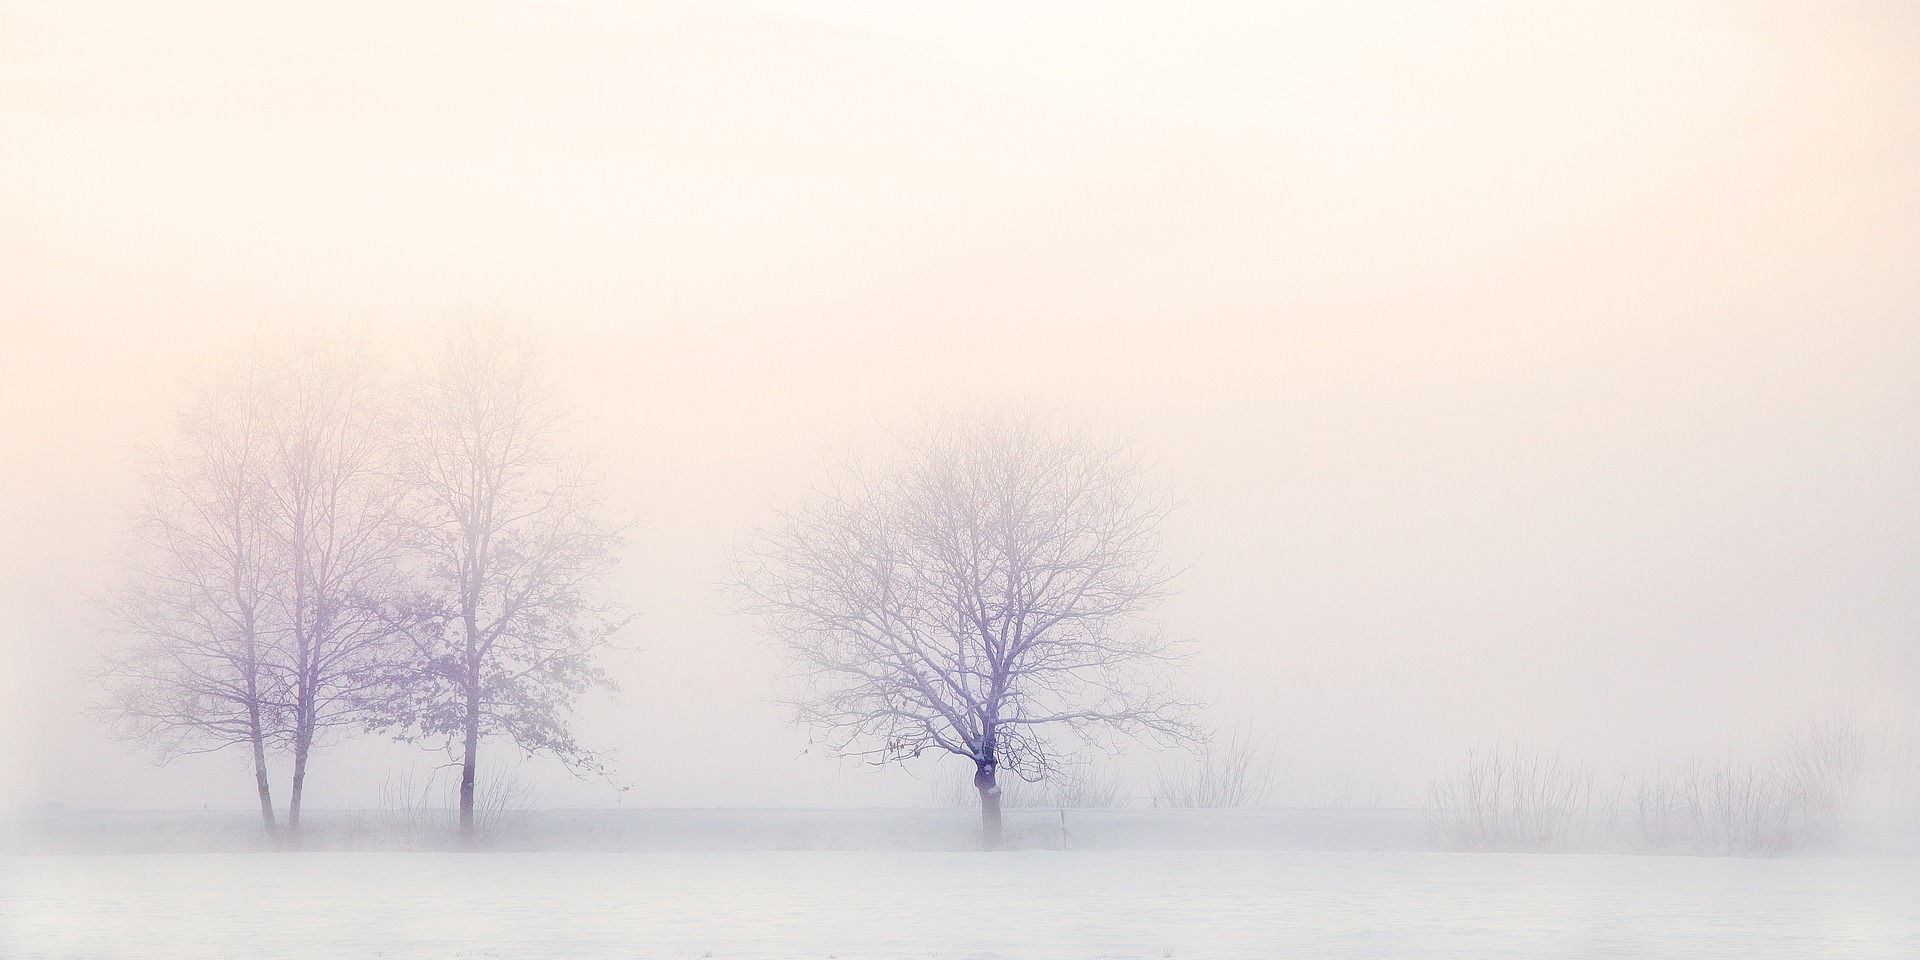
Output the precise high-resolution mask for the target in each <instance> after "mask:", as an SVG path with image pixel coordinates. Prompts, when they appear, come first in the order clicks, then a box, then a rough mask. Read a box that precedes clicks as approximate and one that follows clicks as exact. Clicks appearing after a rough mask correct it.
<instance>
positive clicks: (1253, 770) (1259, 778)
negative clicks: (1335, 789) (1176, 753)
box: [1153, 729, 1280, 807]
mask: <svg viewBox="0 0 1920 960" xmlns="http://www.w3.org/2000/svg"><path fill="white" fill-rule="evenodd" d="M1279 787H1280V760H1279V752H1278V751H1277V750H1275V749H1274V747H1273V744H1272V743H1270V742H1263V741H1261V740H1258V739H1256V738H1255V737H1254V736H1253V734H1252V733H1251V732H1250V731H1247V730H1244V729H1243V730H1236V731H1234V732H1233V733H1232V734H1230V735H1229V736H1228V737H1227V738H1226V739H1225V740H1223V741H1219V742H1216V743H1214V744H1212V745H1211V746H1210V747H1209V748H1208V749H1206V750H1205V751H1203V752H1201V753H1198V754H1196V755H1194V757H1193V758H1192V760H1191V761H1189V762H1186V763H1181V764H1177V765H1174V766H1171V767H1163V768H1161V770H1160V771H1159V773H1158V774H1156V775H1155V777H1154V784H1153V805H1154V806H1156V807H1259V806H1265V805H1267V804H1270V803H1272V802H1273V799H1274V796H1275V794H1276V793H1277V792H1278V791H1279Z"/></svg>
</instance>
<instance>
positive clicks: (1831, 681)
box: [0, 0, 1920, 808]
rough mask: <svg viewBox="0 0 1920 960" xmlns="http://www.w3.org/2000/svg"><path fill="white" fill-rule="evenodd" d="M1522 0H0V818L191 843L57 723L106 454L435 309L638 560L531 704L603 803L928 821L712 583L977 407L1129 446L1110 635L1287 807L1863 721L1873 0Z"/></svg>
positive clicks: (1890, 558) (239, 787)
mask: <svg viewBox="0 0 1920 960" xmlns="http://www.w3.org/2000/svg"><path fill="white" fill-rule="evenodd" d="M1571 6H1574V5H1559V4H1540V3H1532V2H1483V3H1367V2H1353V0H1338V2H1335V0H1328V2H1307V3H1244V4H1227V3H1207V2H1178V3H1176V2H1164V3H1125V4H1120V3H1098V4H1096V3H1082V4H1065V3H1049V2H1023V3H1012V2H988V3H952V2H946V3H933V2H919V0H888V2H880V0H874V2H867V3H828V2H806V0H778V2H776V0H765V2H758V3H744V2H743V3H737V4H731V5H723V4H696V3H663V4H616V3H603V4H595V3H570V4H532V3H427V2H418V0H402V2H380V3H370V2H369V3H339V2H330V3H313V4H275V5H262V4H251V3H228V2H217V3H216V2H195V3H181V2H176V3H143V4H132V3H127V4H103V3H71V2H60V3H20V2H14V0H8V2H0V363H3V364H4V368H3V369H0V378H3V380H4V382H0V401H3V402H4V410H5V412H6V419H5V425H4V428H0V429H3V431H4V432H0V455H3V456H4V469H0V805H4V804H20V803H43V802H60V803H66V804H68V805H72V806H116V807H145V806H180V805H193V806H198V805H200V804H203V803H204V804H210V805H213V806H233V807H239V808H243V807H245V806H246V805H247V804H248V803H249V802H251V794H250V792H249V782H248V779H247V775H246V773H245V768H244V765H243V763H242V760H241V759H240V758H238V757H233V758H220V757H215V758H201V759H195V760H185V761H180V762H178V763H176V764H174V765H173V766H171V767H168V768H164V769H157V768H155V767H153V766H152V765H151V764H150V763H149V762H148V761H147V760H146V759H145V758H144V757H143V756H142V755H140V754H138V753H137V752H134V751H132V750H131V749H130V748H127V747H124V746H122V745H119V744H116V743H114V742H112V741H110V740H108V739H107V738H106V736H105V733H104V730H103V728H102V727H101V726H100V725H99V724H98V723H97V722H95V721H94V720H93V719H91V718H90V717H88V716H87V715H86V713H85V711H84V707H85V705H86V704H87V703H88V702H89V700H90V699H91V697H92V696H93V694H92V692H91V691H90V690H89V688H88V687H87V685H86V683H85V682H84V681H83V680H82V679H81V673H82V671H83V670H84V668H85V665H86V663H87V662H88V657H89V655H90V654H89V650H90V648H91V644H92V643H93V637H94V635H95V632H96V631H97V629H98V624H97V621H96V618H95V617H94V615H93V614H91V613H90V607H89V601H88V597H89V595H91V594H96V593H98V592H99V591H100V589H101V588H102V586H103V585H104V583H105V581H106V579H107V577H108V576H109V574H110V572H111V570H112V569H113V562H114V551H115V544H116V538H117V536H118V531H119V530H120V529H121V527H122V525H123V523H124V519H125V514H126V510H127V507H128V506H129V505H130V504H131V503H132V502H133V500H134V499H135V498H136V497H137V495H138V488H137V486H136V485H135V484H134V480H133V476H132V470H131V461H130V457H129V453H130V450H131V448H132V446H133V445H134V444H137V443H139V442H141V441H143V440H148V439H164V438H165V436H166V433H167V431H168V430H169V429H170V420H169V418H170V416H171V413H170V411H171V410H172V409H173V407H174V406H175V405H176V404H178V403H179V401H180V400H181V398H182V397H183V396H184V395H185V392H186V378H187V377H189V376H191V375H196V374H202V373H205V372H206V371H208V370H211V369H215V368H217V367H218V365H219V364H220V363H221V362H222V361H223V359H226V358H229V357H231V356H232V355H233V354H234V352H235V351H239V350H242V349H245V348H246V347H247V345H248V344H250V343H252V342H254V341H256V340H259V339H271V338H274V337H276V336H282V335H285V334H288V333H294V332H298V331H303V330H308V329H311V328H314V327H324V328H338V327H342V326H346V325H350V324H351V325H357V326H358V327H359V328H361V329H365V330H370V331H372V333H373V335H374V336H375V337H376V339H378V340H380V341H382V342H383V343H385V344H387V345H388V346H389V347H390V348H391V350H392V351H393V352H394V354H395V355H396V356H399V355H402V354H403V353H404V352H405V351H406V350H407V349H409V347H410V346H411V344H412V343H413V342H414V341H415V340H416V339H417V338H418V337H419V336H420V334H421V331H423V330H424V329H426V328H427V327H429V326H430V325H431V324H433V323H434V322H436V321H437V320H438V319H439V318H440V317H442V316H443V315H445V314H447V313H449V312H458V311H463V310H478V311H485V312H495V313H500V314H504V315H509V316H516V317H523V318H526V319H529V320H532V321H534V322H536V323H538V324H539V325H541V326H542V327H544V328H545V329H546V331H547V332H548V335H549V337H550V340H551V343H552V346H553V349H554V352H555V354H556V357H557V362H558V365H559V367H558V369H559V371H560V373H561V378H562V382H563V385H564V393H565V396H566V397H567V399H568V400H569V402H570V403H571V404H572V406H573V407H574V408H575V409H576V410H577V411H578V412H579V414H580V415H581V416H582V418H583V421H584V422H583V423H582V425H581V427H580V431H579V440H580V441H581V443H582V444H584V445H587V446H590V447H592V448H594V449H597V450H598V451H599V452H600V455H601V458H602V463H603V465H604V466H605V468H606V469H607V472H608V474H609V476H610V478H611V479H610V481H609V490H610V492H611V493H612V495H613V499H614V501H615V503H616V504H618V505H619V506H620V508H621V509H622V510H623V511H626V512H627V513H628V514H629V515H631V516H634V517H636V518H638V519H639V521H640V524H639V526H638V528H637V529H636V532H635V534H634V536H633V539H632V543H631V544H630V546H629V549H628V552H627V555H626V558H625V562H624V564H623V566H622V567H621V570H620V573H619V574H618V578H617V582H616V583H615V584H614V587H615V589H616V591H617V592H618V593H619V594H620V595H621V596H622V597H625V598H626V599H627V600H628V601H629V602H630V603H631V604H632V606H633V607H634V608H636V609H638V610H639V611H641V612H642V616H641V618H640V619H639V620H638V621H637V622H636V624H635V626H634V628H633V630H632V633H631V636H630V638H629V639H630V641H631V642H632V643H634V644H636V645H637V646H639V647H640V648H642V649H641V650H640V652H638V653H634V654H631V655H622V656H621V657H619V658H618V659H617V660H615V661H614V662H613V667H614V670H615V672H616V674H617V675H618V676H619V677H620V679H621V681H622V683H623V685H624V687H625V689H624V692H623V693H622V694H621V695H620V696H619V697H618V698H617V699H607V698H598V699H595V700H593V701H591V702H589V703H588V704H587V705H586V707H585V708H584V709H583V712H582V716H581V730H582V732H583V736H584V737H585V738H586V739H587V740H588V741H589V742H591V743H593V744H595V745H598V746H602V747H606V748H611V749H613V750H615V751H617V754H618V756H619V766H620V768H621V769H622V770H623V772H624V773H625V775H626V779H627V780H628V781H629V782H631V783H632V784H633V788H632V789H631V790H630V791H628V792H627V793H626V794H625V802H627V803H630V804H640V805H643V806H644V805H754V804H785V803H796V804H821V803H830V804H861V803H911V802H918V801H920V800H922V799H923V798H924V797H925V795H926V793H927V789H926V786H925V784H924V783H921V782H918V781H915V780H913V779H912V778H911V777H908V776H906V775H904V774H901V773H899V772H897V771H870V770H865V769H860V768H857V767H854V766H852V765H844V764H840V763H836V762H834V761H832V760H830V759H828V758H825V757H822V756H819V755H818V753H817V751H816V752H814V753H807V754H803V751H804V750H805V749H806V743H807V738H806V733H805V731H804V730H801V729H799V728H796V727H793V726H791V725H790V724H788V723H787V722H786V721H785V720H784V718H783V717H782V715H781V714H780V712H779V710H778V709H777V708H775V707H773V706H772V705H770V704H768V703H767V702H766V700H767V697H768V696H769V694H770V692H771V687H770V679H769V678H770V675H771V672H772V669H773V663H774V659H773V655H772V654H771V653H770V652H769V651H767V650H766V649H764V648H763V647H761V646H759V645H758V642H757V639H756V637H757V634H756V630H755V625H754V624H753V623H752V622H751V621H747V620H743V619H740V618H737V617H734V616H732V615H729V614H727V613H726V612H724V610H723V607H722V605H721V603H720V602H719V601H718V600H717V599H716V598H715V596H714V591H713V587H712V584H713V582H714V581H716V580H717V579H718V578H719V576H720V575H721V572H722V569H723V566H722V560H723V558H724V556H725V553H726V551H727V549H728V547H729V546H730V545H732V544H734V543H736V542H738V541H739V540H740V539H741V538H742V537H743V536H744V535H745V533H746V532H747V530H748V529H749V528H750V527H751V526H752V524H754V523H755V522H756V521H757V520H759V519H761V518H763V517H764V516H765V514H766V511H767V508H768V506H769V505H770V504H772V503H774V502H775V501H776V500H778V499H780V498H782V497H785V496H787V495H790V494H792V493H794V492H796V490H797V489H798V488H799V486H800V485H801V484H802V483H803V482H804V481H805V480H806V478H807V477H808V476H810V475H811V472H812V471H814V470H815V469H817V468H818V467H819V465H820V463H821V462H822V461H823V460H824V459H825V458H826V457H827V455H828V454H830V453H831V452H832V451H833V450H835V449H837V448H839V447H843V446H845V445H846V444H849V443H855V442H858V441H860V439H861V438H863V437H870V436H873V435H874V434H875V432H876V431H877V430H879V429H880V428H881V427H882V426H885V425H895V424H900V423H903V422H907V421H908V419H909V418H910V417H911V416H912V414H913V412H914V411H916V410H922V409H933V408H940V407H943V406H947V405H951V404H958V403H970V402H975V401H982V400H1004V399H1013V400H1017V401H1024V402H1037V403H1042V404H1046V405H1051V406H1055V407H1059V408H1063V409H1068V410H1074V411H1079V412H1083V413H1086V414H1089V415H1093V416H1097V417H1100V418H1102V419H1104V420H1105V421H1106V422H1108V423H1109V424H1110V425H1112V426H1113V427H1115V428H1117V429H1119V430H1123V431H1125V432H1127V433H1129V434H1131V435H1133V436H1134V437H1136V438H1137V439H1138V441H1139V444H1140V447H1141V449H1142V450H1143V451H1145V452H1146V453H1147V454H1148V455H1149V456H1151V457H1152V458H1154V459H1156V460H1157V461H1158V464H1159V467H1158V471H1159V473H1158V479H1159V480H1160V481H1161V482H1163V483H1165V484H1166V485H1167V486H1168V487H1170V488H1171V489H1172V490H1173V491H1174V493H1175V494H1176V495H1177V496H1178V497H1179V498H1180V499H1181V500H1182V501H1183V503H1184V506H1183V508H1182V509H1181V510H1180V511H1179V512H1178V513H1177V514H1176V515H1175V516H1174V518H1173V520H1172V521H1170V523H1169V526H1168V528H1167V535H1168V545H1169V552H1170V555H1171V556H1172V557H1173V558H1174V559H1177V560H1181V561H1186V562H1190V563H1191V571H1190V573H1189V574H1188V576H1187V580H1186V587H1185V590H1184V592H1183V593H1181V594H1180V595H1179V596H1178V597H1177V598H1176V599H1175V600H1174V601H1173V602H1171V603H1169V604H1168V605H1167V607H1166V608H1165V610H1164V611H1163V619H1164V621H1165V623H1166V625H1167V627H1168V629H1169V630H1170V631H1172V632H1174V633H1176V634H1180V635H1183V636H1188V637H1191V638H1193V639H1194V640H1195V641H1197V643H1198V644H1199V646H1200V649H1201V653H1200V657H1199V661H1198V663H1197V664H1196V674H1195V676H1196V679H1197V680H1198V681H1199V682H1200V684H1201V685H1202V686H1203V687H1204V688H1205V689H1207V690H1208V691H1209V692H1210V693H1211V695H1212V697H1213V699H1214V701H1215V713H1214V716H1215V718H1216V719H1217V720H1219V721H1221V722H1231V723H1243V724H1249V725H1251V726H1252V727H1253V728H1254V729H1255V730H1256V731H1258V732H1259V733H1260V734H1261V735H1263V736H1269V737H1272V738H1273V739H1274V740H1275V741H1276V742H1278V743H1279V744H1280V745H1281V748H1282V749H1283V750H1284V751H1285V752H1287V753H1289V754H1291V755H1293V756H1295V757H1296V758H1299V759H1298V764H1297V765H1298V766H1299V767H1301V768H1303V769H1311V770H1315V771H1320V772H1321V773H1319V774H1316V775H1323V776H1327V777H1344V778H1351V779H1355V780H1360V781H1365V782H1368V783H1377V784H1380V785H1383V788H1384V789H1385V790H1386V792H1387V793H1388V795H1389V796H1397V797H1401V798H1402V799H1404V800H1406V801H1408V802H1412V801H1413V800H1414V799H1417V796H1418V794H1419V791H1420V789H1421V785H1422V784H1424V782H1425V780H1426V778H1427V777H1428V776H1430V775H1431V774H1432V773H1434V772H1435V771H1436V770H1437V769H1438V767H1439V766H1440V765H1442V764H1444V763H1445V762H1447V760H1448V759H1449V758H1451V757H1453V756H1455V755H1457V754H1459V753H1461V752H1463V751H1464V750H1465V749H1466V747H1468V746H1469V745H1471V744H1473V743H1474V742H1476V741H1482V742H1484V741H1486V740H1490V739H1505V740H1515V739H1518V740H1524V741H1530V742H1534V743H1539V744H1542V745H1545V746H1547V747H1549V748H1553V749H1560V750H1563V751H1565V752H1566V753H1567V754H1569V755H1571V756H1577V757H1581V758H1586V759H1589V760H1591V761H1592V762H1594V763H1595V764H1598V765H1601V766H1603V767H1605V768H1607V769H1610V770H1611V769H1619V770H1625V769H1629V768H1631V767H1633V766H1635V765H1637V764H1643V763H1651V762H1656V761H1661V760H1672V759H1679V758H1685V757H1687V756H1690V755H1704V756H1718V755H1724V754H1725V752H1726V751H1728V750H1746V749H1756V748H1758V747H1760V746H1761V745H1763V744H1764V743H1765V742H1767V741H1768V740H1770V739H1771V738H1773V737H1775V736H1776V735H1777V734H1779V733H1780V732H1781V731H1782V730H1783V729H1784V727H1785V725H1786V724H1788V723H1791V722H1793V721H1795V720H1797V719H1799V718H1801V717H1803V716H1805V715H1807V714H1808V713H1810V712H1811V711H1813V710H1816V709H1819V708H1821V707H1823V706H1824V705H1827V704H1831V703H1836V702H1843V701H1853V702H1859V703H1865V704H1870V705H1873V706H1874V707H1875V708H1876V709H1880V708H1884V709H1887V710H1890V711H1894V712H1898V711H1902V710H1905V711H1912V710H1913V709H1914V708H1915V706H1916V704H1920V177H1917V176H1915V171H1916V170H1920V8H1914V7H1912V6H1910V5H1905V4H1898V3H1890V2H1889V3H1876V2H1867V0H1860V2H1824V3H1813V2H1806V3H1790V2H1779V3H1762V2H1754V3H1728V2H1691V3H1690V2H1685V0H1678V2H1658V3H1654V2H1645V3H1641V2H1624V3H1611V4H1605V5H1592V7H1593V9H1584V10H1577V9H1567V7H1571ZM505 752H506V750H505V748H499V749H498V750H497V751H496V755H499V754H504V753H505ZM415 760H422V761H430V760H431V757H430V756H428V755H422V754H418V753H417V752H414V751H411V750H408V749H403V748H398V747H383V746H381V745H379V744H378V743H375V742H360V743H355V744H350V745H347V746H343V747H340V748H335V749H333V750H331V751H329V752H328V753H326V754H325V755H323V756H322V758H321V760H320V761H319V766H317V767H316V769H315V773H314V777H315V779H314V781H313V783H312V787H311V789H312V790H313V794H312V797H313V799H311V800H310V801H309V802H310V803H314V804H318V805H321V806H327V805H347V804H358V805H368V804H371V803H372V802H374V800H375V799H376V797H377V794H378V789H379V785H380V781H381V779H382V778H383V777H384V776H385V775H386V771H388V770H389V769H392V768H395V767H396V766H404V765H406V764H407V763H410V762H414V761H415ZM525 775H526V776H528V777H529V778H532V779H535V780H537V781H538V782H539V785H540V790H541V797H542V799H543V800H544V801H545V802H549V803H556V804H583V805H585V804H602V803H610V802H613V801H614V794H613V792H612V791H611V790H610V789H609V788H607V787H606V786H604V785H601V784H596V783H576V782H571V781H568V780H567V779H566V778H564V777H563V776H560V775H558V774H556V773H555V771H554V770H553V769H552V768H551V767H549V766H543V765H540V764H535V765H532V766H531V767H529V768H528V769H527V771H526V772H525Z"/></svg>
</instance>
